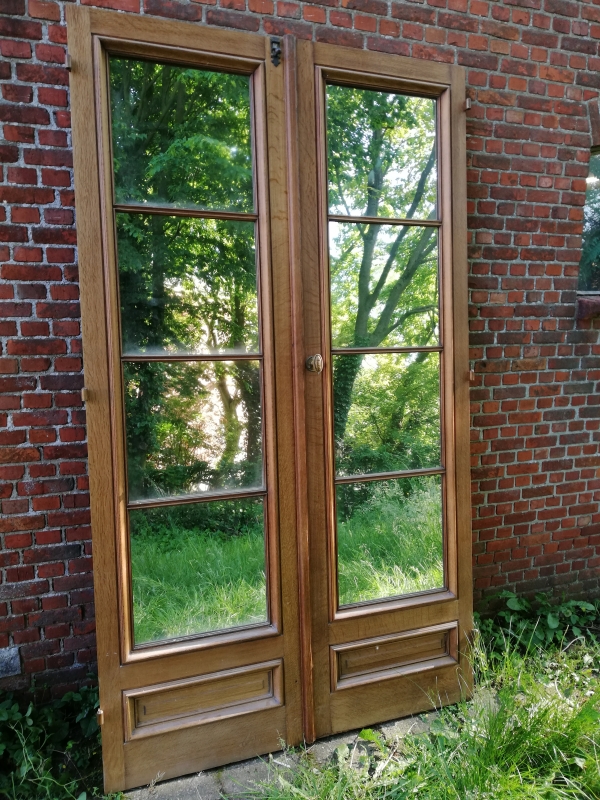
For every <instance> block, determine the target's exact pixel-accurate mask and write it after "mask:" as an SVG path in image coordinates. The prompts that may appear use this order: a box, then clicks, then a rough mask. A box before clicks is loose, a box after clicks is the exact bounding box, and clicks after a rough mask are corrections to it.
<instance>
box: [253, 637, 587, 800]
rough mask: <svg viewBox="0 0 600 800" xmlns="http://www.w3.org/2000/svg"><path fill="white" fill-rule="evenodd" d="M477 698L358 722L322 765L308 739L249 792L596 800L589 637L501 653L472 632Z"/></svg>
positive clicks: (318, 798)
mask: <svg viewBox="0 0 600 800" xmlns="http://www.w3.org/2000/svg"><path fill="white" fill-rule="evenodd" d="M471 660H472V662H473V667H474V672H475V675H476V688H475V694H474V698H473V700H471V701H464V702H461V703H458V704H456V705H454V706H451V707H449V708H446V709H443V710H442V711H440V712H438V714H437V715H436V716H435V718H434V719H433V721H430V724H429V727H428V729H427V730H425V731H423V732H420V733H416V734H408V735H406V736H405V737H404V738H401V739H386V738H385V736H384V735H383V733H382V732H380V731H377V730H370V729H366V730H362V731H361V732H360V733H359V734H358V737H357V739H356V741H355V743H354V744H353V743H351V742H350V743H344V744H343V745H340V746H339V747H338V748H337V750H336V752H335V754H334V757H333V758H332V759H330V760H329V761H328V762H327V763H325V764H319V763H318V762H317V761H316V760H315V758H314V756H313V754H312V752H311V750H310V748H309V749H307V750H303V751H300V753H299V754H297V755H296V761H297V766H294V767H293V768H289V767H288V768H287V769H286V770H285V771H283V770H280V769H276V770H274V773H273V774H272V775H271V776H270V779H269V780H268V781H267V782H266V783H265V784H263V785H262V786H261V787H259V788H258V789H257V790H256V791H254V792H251V793H250V794H251V795H252V796H253V797H255V798H261V800H292V799H294V800H295V799H296V798H305V800H409V798H410V799H413V798H415V799H416V800H559V798H560V799H563V798H564V799H565V800H566V798H578V800H598V798H600V675H599V672H598V664H600V647H599V646H598V644H597V643H596V642H595V640H593V639H589V640H583V641H577V642H576V643H575V644H565V645H564V646H562V647H560V646H556V645H555V644H551V645H549V646H548V647H547V648H546V649H543V648H535V649H534V650H532V651H531V652H528V653H527V652H525V653H524V652H523V650H522V648H521V647H519V646H518V643H517V640H516V639H514V638H512V639H510V640H508V641H507V642H506V644H505V648H504V652H503V655H502V657H500V656H499V654H498V653H497V652H496V651H494V650H491V649H490V647H489V646H487V644H486V642H485V640H484V638H483V637H482V635H481V634H480V633H477V634H476V636H475V640H474V642H473V646H472V649H471Z"/></svg>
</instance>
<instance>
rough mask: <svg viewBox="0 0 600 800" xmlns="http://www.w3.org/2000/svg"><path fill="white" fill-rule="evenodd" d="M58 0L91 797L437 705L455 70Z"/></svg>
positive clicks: (462, 540) (444, 630)
mask: <svg viewBox="0 0 600 800" xmlns="http://www.w3.org/2000/svg"><path fill="white" fill-rule="evenodd" d="M68 12H69V14H68V23H69V48H70V53H71V56H72V76H71V85H72V92H73V129H74V149H75V178H76V192H77V203H78V205H77V208H78V244H79V258H80V279H81V292H82V326H83V336H84V351H85V359H86V361H85V390H84V394H83V396H84V400H85V404H86V412H87V419H88V435H89V442H90V484H91V502H92V525H93V548H94V569H95V595H96V606H97V624H98V634H97V635H98V665H99V678H100V695H101V696H100V706H101V710H100V713H99V719H100V722H101V723H102V725H103V757H104V766H105V785H106V789H107V790H117V789H124V788H129V787H133V786H138V785H141V784H144V783H148V782H150V781H152V780H153V779H157V778H158V779H161V778H162V779H164V778H168V777H173V776H175V775H180V774H185V773H186V772H191V771H197V770H199V769H207V768H210V767H214V766H218V765H221V764H224V763H228V762H232V761H236V760H241V759H244V758H247V757H250V756H253V755H258V754H264V753H267V752H270V751H273V750H276V749H279V747H280V746H281V742H282V741H285V742H287V743H288V744H297V743H299V742H301V741H302V740H303V739H304V740H307V741H312V740H313V739H314V738H315V737H316V736H321V735H325V734H328V733H331V732H334V731H341V730H348V729H351V728H356V727H360V726H363V725H365V724H372V723H376V722H381V721H383V720H385V719H390V718H393V717H396V716H401V715H404V714H408V713H412V712H415V711H420V710H423V709H425V708H430V707H431V706H432V705H435V704H439V703H444V702H449V701H451V700H454V699H456V698H457V697H458V696H459V695H460V693H461V691H462V692H464V691H466V690H467V689H468V685H469V677H468V670H466V669H465V668H464V664H463V656H462V653H463V652H464V645H465V635H466V632H467V631H468V626H469V614H470V598H471V588H470V583H469V582H470V571H469V569H468V564H467V560H468V558H470V553H469V550H468V548H469V546H470V543H469V535H470V534H469V526H468V511H467V509H468V491H467V490H468V482H467V481H468V473H467V471H466V470H467V466H468V461H467V460H465V459H466V457H467V456H466V453H467V452H468V451H467V450H466V449H465V448H466V447H467V444H468V442H467V438H466V433H467V428H466V417H465V410H466V405H465V406H464V408H463V406H462V404H463V403H466V390H467V388H468V374H467V372H466V369H467V368H466V363H467V362H466V361H465V347H466V339H465V331H466V327H465V325H466V314H465V297H466V295H465V286H464V278H465V274H466V273H465V260H464V252H463V248H464V239H465V235H464V219H463V214H464V196H463V194H462V192H463V191H464V189H463V186H462V183H463V180H464V178H463V167H464V158H463V157H462V156H461V155H460V152H461V151H460V146H459V145H462V143H463V141H464V130H463V128H464V121H463V118H462V105H461V104H462V103H464V87H463V85H462V83H461V81H462V74H461V72H460V70H457V69H455V68H449V67H446V66H441V65H430V64H424V65H419V66H418V67H415V66H414V64H413V62H412V61H409V60H407V59H398V58H392V57H386V56H381V55H378V54H367V53H353V52H349V51H346V50H344V49H343V48H336V47H328V46H321V45H313V44H311V43H307V42H298V43H296V42H294V40H292V39H288V38H287V37H286V40H285V41H281V40H277V39H276V40H269V39H267V38H264V37H261V36H253V35H250V34H245V33H239V32H230V31H221V30H210V31H209V30H206V29H203V28H200V27H197V26H195V25H188V24H185V23H178V22H166V21H159V20H153V19H149V18H143V19H142V18H132V19H131V20H130V24H131V26H132V27H131V28H130V29H129V28H128V29H127V31H126V32H125V31H124V30H123V28H122V17H121V15H117V14H113V13H110V12H101V11H97V10H94V9H83V8H69V9H68ZM128 19H129V18H128ZM357 69H358V71H357Z"/></svg>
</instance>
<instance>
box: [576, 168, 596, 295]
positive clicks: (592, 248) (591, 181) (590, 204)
mask: <svg viewBox="0 0 600 800" xmlns="http://www.w3.org/2000/svg"><path fill="white" fill-rule="evenodd" d="M577 288H578V289H579V290H580V291H581V292H600V153H594V154H593V155H592V156H591V157H590V173H589V176H588V179H587V188H586V192H585V222H584V226H583V243H582V252H581V261H580V262H579V286H578V287H577Z"/></svg>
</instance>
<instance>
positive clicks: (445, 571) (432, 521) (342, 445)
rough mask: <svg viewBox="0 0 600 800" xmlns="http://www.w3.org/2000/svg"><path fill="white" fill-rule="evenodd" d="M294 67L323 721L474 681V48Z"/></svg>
mask: <svg viewBox="0 0 600 800" xmlns="http://www.w3.org/2000/svg"><path fill="white" fill-rule="evenodd" d="M290 82H292V81H291V79H290ZM293 83H294V86H295V90H296V96H297V108H298V114H297V120H298V122H297V142H298V148H299V152H300V156H299V163H300V165H301V169H300V170H299V172H298V175H297V177H296V182H295V183H296V194H297V196H298V198H299V200H298V202H299V206H300V208H301V209H302V213H301V214H300V215H299V218H300V220H301V223H300V226H299V227H298V229H297V231H296V239H297V247H296V250H297V252H295V257H296V258H297V260H298V263H299V265H300V266H299V270H298V272H299V275H300V277H299V281H300V282H301V292H302V297H303V302H302V308H301V309H299V311H298V315H299V316H301V319H302V323H301V328H302V334H303V337H304V338H303V352H304V353H306V354H307V355H308V357H309V359H310V357H311V356H313V355H317V354H318V356H320V358H319V359H316V361H317V364H318V369H322V371H320V372H318V371H317V372H315V371H314V365H315V359H313V360H312V361H309V362H308V367H309V368H312V369H313V371H312V372H311V371H310V369H309V371H306V372H305V373H304V376H305V380H304V393H303V396H302V401H303V409H304V421H303V427H304V430H305V432H306V440H305V442H306V454H307V456H306V457H307V463H308V465H309V466H308V470H307V473H306V503H307V514H308V537H307V538H308V562H309V565H310V566H309V569H308V574H309V578H308V581H309V583H310V591H309V595H310V597H309V599H307V601H306V602H305V606H304V612H305V613H304V618H305V619H306V620H307V622H306V625H307V628H308V629H309V630H310V637H309V638H310V643H311V648H312V674H311V679H312V688H311V692H312V698H313V706H312V708H313V716H312V717H311V723H312V725H313V727H312V728H311V729H310V731H309V733H310V734H311V735H314V736H323V735H325V734H328V733H333V732H337V731H344V730H349V729H351V728H357V727H360V726H364V725H370V724H374V723H377V722H381V721H383V720H386V719H392V718H394V717H400V716H403V715H406V714H409V713H414V712H417V711H421V710H424V709H426V708H431V707H432V705H433V704H436V703H437V704H444V703H448V702H453V701H455V700H456V699H457V698H458V697H459V696H460V694H461V693H464V692H466V691H468V687H469V685H470V676H469V669H468V663H465V660H464V654H465V652H466V650H467V644H468V641H467V634H468V631H469V626H470V618H471V613H472V586H471V565H470V562H471V531H470V488H469V449H468V402H469V396H468V381H469V371H468V353H467V324H466V322H467V270H466V238H465V232H466V201H465V186H464V183H465V180H466V167H465V160H464V142H465V128H464V125H465V122H464V110H465V89H464V73H463V71H462V70H461V69H460V68H457V67H449V66H446V65H442V64H431V63H421V62H416V61H414V60H412V59H406V58H400V57H394V56H390V55H383V54H379V53H366V52H360V53H355V52H353V51H350V50H347V49H343V48H339V47H334V46H330V45H324V44H311V43H307V42H298V44H297V53H296V59H295V69H294V71H293ZM299 291H300V289H299ZM298 335H300V334H298ZM303 586H305V582H303ZM308 620H310V621H309V622H308ZM457 667H458V668H457Z"/></svg>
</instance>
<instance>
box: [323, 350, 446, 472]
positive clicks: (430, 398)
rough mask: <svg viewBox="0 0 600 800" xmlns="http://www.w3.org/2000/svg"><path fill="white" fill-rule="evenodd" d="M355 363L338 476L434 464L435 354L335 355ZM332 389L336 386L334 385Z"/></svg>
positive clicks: (437, 444) (436, 452) (436, 437)
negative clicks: (353, 360) (357, 363)
mask: <svg viewBox="0 0 600 800" xmlns="http://www.w3.org/2000/svg"><path fill="white" fill-rule="evenodd" d="M350 358H356V359H360V360H361V362H362V364H361V369H360V370H359V372H358V373H357V377H356V379H355V380H354V383H353V387H352V393H351V395H350V399H351V406H350V409H349V412H348V418H347V419H348V421H347V424H346V428H345V430H344V435H343V438H339V439H337V440H336V445H337V447H336V457H337V458H336V461H337V468H338V473H339V474H345V475H352V474H354V475H356V474H360V473H362V472H387V471H392V470H399V469H421V468H426V467H435V466H438V465H439V464H440V403H439V391H440V386H439V359H438V356H437V355H435V354H425V353H419V354H418V355H410V356H403V355H378V356H376V357H375V356H337V357H336V360H335V369H336V370H337V368H338V362H339V361H342V362H345V361H347V360H349V359H350ZM336 388H337V385H336Z"/></svg>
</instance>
